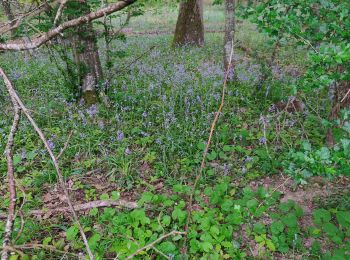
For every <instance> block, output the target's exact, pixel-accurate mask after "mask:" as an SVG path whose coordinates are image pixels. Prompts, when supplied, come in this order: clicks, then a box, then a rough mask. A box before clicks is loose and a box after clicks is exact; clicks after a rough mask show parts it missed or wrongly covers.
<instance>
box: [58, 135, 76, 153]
mask: <svg viewBox="0 0 350 260" xmlns="http://www.w3.org/2000/svg"><path fill="white" fill-rule="evenodd" d="M72 135H73V131H70V133H69V135H68V138H67V141H66V142H65V144H64V146H63V148H62V149H61V151H60V153H59V154H58V155H57V160H59V159H60V158H61V156H62V155H63V153H64V151H65V150H66V149H67V147H68V144H69V141H70V139H71V138H72Z"/></svg>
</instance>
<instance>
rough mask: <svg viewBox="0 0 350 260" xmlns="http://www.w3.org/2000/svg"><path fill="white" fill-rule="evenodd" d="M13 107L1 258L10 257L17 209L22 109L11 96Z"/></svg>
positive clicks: (7, 155)
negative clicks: (15, 156)
mask: <svg viewBox="0 0 350 260" xmlns="http://www.w3.org/2000/svg"><path fill="white" fill-rule="evenodd" d="M0 74H1V76H3V77H4V74H3V71H2V70H1V68H0ZM4 80H5V84H10V81H9V80H8V79H7V77H6V76H5V77H4ZM11 102H12V107H13V110H14V113H15V114H14V116H13V123H12V127H11V130H10V133H9V136H8V140H7V145H6V148H5V154H6V159H7V179H8V186H9V192H10V203H9V209H8V215H7V221H6V226H5V233H4V240H3V250H2V253H1V259H2V260H7V259H8V257H9V250H7V247H8V246H10V244H11V236H12V231H13V222H14V220H15V211H16V181H15V174H14V167H13V146H14V139H15V136H16V133H17V130H18V124H19V120H20V117H21V109H20V107H19V105H18V103H17V101H16V99H15V98H13V97H12V96H11Z"/></svg>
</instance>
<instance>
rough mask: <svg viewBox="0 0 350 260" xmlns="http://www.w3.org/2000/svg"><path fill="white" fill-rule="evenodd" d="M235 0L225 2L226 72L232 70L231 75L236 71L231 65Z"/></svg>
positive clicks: (234, 25)
mask: <svg viewBox="0 0 350 260" xmlns="http://www.w3.org/2000/svg"><path fill="white" fill-rule="evenodd" d="M235 2H236V1H235V0H225V37H224V68H225V71H228V69H230V72H228V73H230V75H231V73H233V71H234V66H233V65H232V64H231V67H230V68H229V66H230V63H232V61H231V52H232V48H233V41H234V36H235V27H236V21H235Z"/></svg>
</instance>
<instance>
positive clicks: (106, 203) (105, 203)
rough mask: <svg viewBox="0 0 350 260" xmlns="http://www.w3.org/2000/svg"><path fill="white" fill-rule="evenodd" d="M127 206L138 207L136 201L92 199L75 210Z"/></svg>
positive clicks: (64, 209) (58, 211)
mask: <svg viewBox="0 0 350 260" xmlns="http://www.w3.org/2000/svg"><path fill="white" fill-rule="evenodd" d="M120 206H122V207H125V208H129V209H135V208H137V203H136V202H131V201H126V200H96V201H90V202H87V203H83V204H79V205H74V210H75V211H82V210H88V209H93V208H102V207H120ZM67 211H69V207H63V208H56V209H49V210H32V211H30V212H29V214H30V215H36V216H38V215H43V214H56V213H63V212H67Z"/></svg>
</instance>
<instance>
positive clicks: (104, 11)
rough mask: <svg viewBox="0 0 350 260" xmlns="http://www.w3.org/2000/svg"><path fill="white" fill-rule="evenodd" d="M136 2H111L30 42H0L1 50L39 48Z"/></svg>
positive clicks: (132, 0) (128, 0) (129, 0)
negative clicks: (80, 26)
mask: <svg viewBox="0 0 350 260" xmlns="http://www.w3.org/2000/svg"><path fill="white" fill-rule="evenodd" d="M134 2H136V0H123V1H118V2H116V3H113V4H110V5H109V6H107V7H104V8H101V9H99V10H97V11H95V12H91V13H89V14H87V15H84V16H81V17H79V18H76V19H73V20H70V21H67V22H64V23H62V24H61V25H59V26H57V27H56V28H53V29H51V30H49V31H48V32H46V33H45V34H43V35H40V36H39V37H36V38H35V37H33V38H31V39H30V41H29V42H25V41H24V39H22V40H20V41H19V42H15V43H3V44H0V50H17V51H23V50H30V49H36V48H39V47H40V46H41V45H43V44H45V43H46V42H48V41H49V40H51V39H52V38H54V37H56V36H57V35H59V34H60V33H62V32H63V31H64V30H66V29H68V28H71V27H75V26H78V25H81V24H84V23H89V22H91V21H93V20H96V19H98V18H101V17H103V16H105V15H109V14H112V13H114V12H116V11H119V10H121V9H123V8H125V7H127V6H129V5H131V4H132V3H134Z"/></svg>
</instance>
